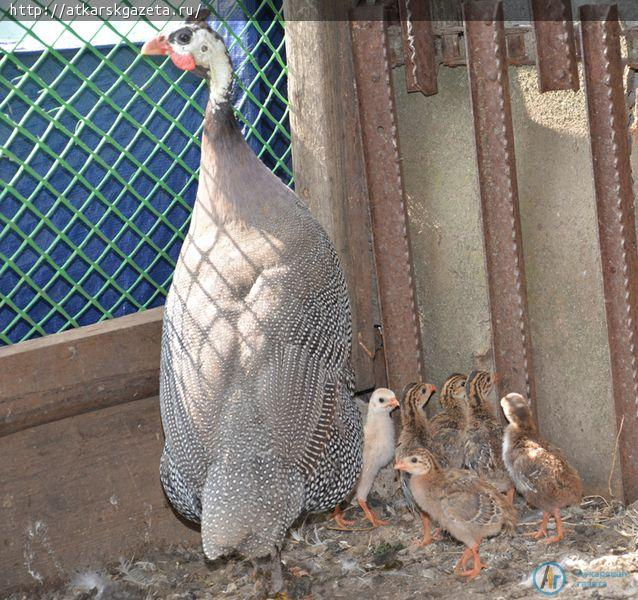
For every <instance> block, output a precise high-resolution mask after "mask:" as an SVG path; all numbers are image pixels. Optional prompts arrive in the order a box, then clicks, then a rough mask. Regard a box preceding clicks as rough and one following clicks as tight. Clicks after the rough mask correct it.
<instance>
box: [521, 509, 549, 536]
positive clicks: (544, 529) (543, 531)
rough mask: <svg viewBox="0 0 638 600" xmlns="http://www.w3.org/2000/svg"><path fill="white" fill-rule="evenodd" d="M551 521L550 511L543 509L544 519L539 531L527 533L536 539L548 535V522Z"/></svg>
mask: <svg viewBox="0 0 638 600" xmlns="http://www.w3.org/2000/svg"><path fill="white" fill-rule="evenodd" d="M548 521H549V513H547V512H545V511H543V520H542V521H541V526H540V528H539V530H538V531H536V532H534V533H526V534H525V535H527V536H530V537H533V538H534V539H535V540H540V539H541V538H542V537H545V536H546V535H547V522H548Z"/></svg>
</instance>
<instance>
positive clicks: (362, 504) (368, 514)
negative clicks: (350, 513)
mask: <svg viewBox="0 0 638 600" xmlns="http://www.w3.org/2000/svg"><path fill="white" fill-rule="evenodd" d="M358 502H359V506H360V507H361V509H362V510H363V512H364V513H365V515H366V519H368V521H370V523H372V527H379V526H381V525H388V523H390V521H382V520H381V519H379V518H378V517H377V516H376V515H375V514H374V513H373V512H372V510H371V509H370V507H369V506H368V504H367V503H366V501H365V500H362V499H361V498H359V500H358Z"/></svg>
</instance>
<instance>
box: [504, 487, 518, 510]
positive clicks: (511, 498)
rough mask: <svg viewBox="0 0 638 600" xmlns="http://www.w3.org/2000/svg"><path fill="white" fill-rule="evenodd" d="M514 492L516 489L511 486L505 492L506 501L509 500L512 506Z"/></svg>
mask: <svg viewBox="0 0 638 600" xmlns="http://www.w3.org/2000/svg"><path fill="white" fill-rule="evenodd" d="M515 493H516V490H515V489H514V488H513V487H511V488H510V489H509V490H507V494H506V496H507V501H508V502H509V503H510V504H511V505H512V506H514V494H515Z"/></svg>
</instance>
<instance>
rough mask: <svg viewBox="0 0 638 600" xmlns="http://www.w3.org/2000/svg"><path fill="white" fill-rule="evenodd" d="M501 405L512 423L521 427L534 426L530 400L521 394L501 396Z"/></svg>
mask: <svg viewBox="0 0 638 600" xmlns="http://www.w3.org/2000/svg"><path fill="white" fill-rule="evenodd" d="M501 407H502V408H503V414H504V415H505V418H506V419H507V420H508V421H509V423H510V424H511V425H514V426H515V427H519V428H521V429H529V428H533V427H534V419H533V417H532V409H531V407H530V405H529V402H528V401H527V400H525V398H523V396H521V395H520V394H516V393H511V394H507V396H505V397H504V398H501Z"/></svg>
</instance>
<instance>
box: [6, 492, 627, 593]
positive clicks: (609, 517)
mask: <svg viewBox="0 0 638 600" xmlns="http://www.w3.org/2000/svg"><path fill="white" fill-rule="evenodd" d="M370 503H371V505H372V506H373V507H375V509H376V510H377V512H378V513H379V514H383V515H384V516H385V517H386V518H387V519H388V520H389V521H390V524H389V525H388V526H385V527H380V528H378V529H371V528H370V527H368V526H367V521H365V520H363V518H362V517H361V516H360V511H359V509H358V508H355V507H350V508H349V509H348V510H347V516H348V517H349V518H356V519H357V522H356V524H355V525H354V526H353V530H352V531H342V530H339V529H338V528H337V526H336V525H335V523H334V521H330V520H329V519H328V518H327V516H326V515H312V516H310V517H308V518H306V519H305V520H304V521H303V522H300V523H298V524H297V525H296V526H295V527H293V529H292V530H291V532H290V535H289V536H288V539H287V542H286V546H285V548H284V552H283V555H282V558H283V561H284V577H285V580H286V586H287V590H286V592H285V594H280V595H279V598H281V599H286V600H288V599H290V600H292V599H312V600H323V599H332V598H348V599H349V600H352V599H356V598H365V599H373V598H374V599H385V598H387V599H392V600H402V599H404V598H454V599H457V598H472V597H479V596H481V597H486V598H494V599H500V598H502V599H509V598H528V597H529V598H541V597H543V595H542V594H541V593H540V592H539V591H537V590H536V588H535V587H534V583H533V581H532V573H533V572H534V570H535V568H536V567H537V566H539V565H541V564H542V563H544V562H557V563H559V564H560V565H561V566H562V567H563V569H564V571H565V573H566V580H567V584H566V585H565V587H564V588H563V589H562V590H561V591H560V592H559V593H558V594H556V596H554V597H560V598H566V599H567V598H638V503H635V504H633V505H631V506H629V507H627V508H623V507H622V506H621V505H620V504H617V503H608V502H607V501H605V500H604V499H603V498H600V497H587V498H585V499H584V500H583V502H582V504H581V505H580V506H579V507H572V508H570V509H568V510H566V511H564V513H565V524H566V531H567V535H566V538H565V540H563V541H562V542H560V543H559V544H554V545H551V546H547V545H546V544H541V543H539V542H536V541H534V540H532V539H530V538H529V537H525V536H524V535H523V534H524V533H526V532H530V531H534V530H535V529H536V527H537V525H538V522H539V516H540V515H539V513H538V512H537V511H533V510H530V509H529V508H528V507H527V506H526V505H525V503H524V502H523V501H522V499H520V498H518V499H517V501H516V504H517V507H518V509H519V519H520V522H519V526H518V529H517V531H516V534H515V535H512V536H509V535H500V536H498V537H496V538H492V539H490V540H485V541H484V542H483V544H482V545H481V558H482V560H483V562H485V563H487V565H488V568H487V569H485V570H483V571H482V572H481V574H480V576H479V577H477V578H476V579H475V580H474V581H470V582H466V581H464V580H463V579H462V578H459V577H457V576H456V575H454V572H453V569H454V566H455V564H456V562H457V561H458V559H459V557H460V555H461V552H462V550H463V547H462V545H461V544H459V543H457V542H456V541H454V540H452V539H450V538H448V537H446V536H444V538H443V539H442V540H441V541H438V542H436V543H434V544H432V545H430V546H428V547H426V548H421V547H419V546H418V545H414V544H413V542H414V540H415V539H416V538H419V537H420V521H418V520H415V518H414V517H413V516H412V515H411V514H410V513H409V512H408V510H407V509H406V507H405V503H404V500H403V499H402V498H401V497H400V494H395V495H394V496H392V497H390V498H389V499H388V500H381V499H380V497H379V496H377V495H376V494H374V495H373V496H372V497H371V499H370ZM266 583H267V576H266V575H265V574H261V575H258V576H257V579H255V575H254V570H253V566H252V564H251V563H250V562H248V561H245V560H240V559H227V560H222V561H215V562H207V561H206V560H205V558H204V556H203V553H202V551H201V549H200V548H184V547H180V546H177V545H176V546H172V547H168V548H161V549H158V548H149V549H148V550H147V552H145V553H144V555H143V556H134V557H128V559H122V560H121V561H120V563H119V564H112V565H103V566H101V567H99V568H97V569H96V570H95V571H90V572H82V573H77V574H75V575H74V576H73V578H72V579H71V580H70V581H67V582H65V583H64V584H63V585H62V586H61V587H58V588H56V589H48V590H45V589H37V588H34V589H32V590H29V591H26V592H24V593H20V594H14V595H12V596H10V597H9V600H25V599H29V600H31V599H32V598H33V599H47V600H67V599H68V600H93V599H96V600H138V599H139V600H150V599H162V600H182V599H184V600H196V599H197V600H199V599H202V600H204V599H206V600H211V599H217V598H220V599H221V598H266V597H267V595H266V594H265V592H262V591H260V590H262V589H264V586H265V585H266ZM540 583H542V581H540ZM546 585H547V584H546ZM546 589H547V588H546Z"/></svg>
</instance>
